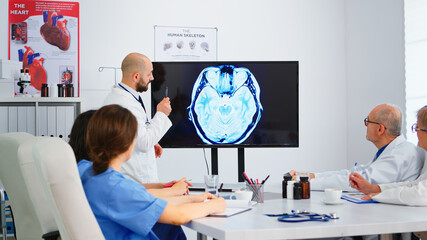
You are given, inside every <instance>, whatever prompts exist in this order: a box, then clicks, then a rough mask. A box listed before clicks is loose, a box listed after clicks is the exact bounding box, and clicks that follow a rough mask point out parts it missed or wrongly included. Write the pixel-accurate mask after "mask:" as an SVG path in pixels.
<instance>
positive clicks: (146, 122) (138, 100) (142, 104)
mask: <svg viewBox="0 0 427 240" xmlns="http://www.w3.org/2000/svg"><path fill="white" fill-rule="evenodd" d="M118 85H119V86H120V87H121V88H123V90H125V91H126V92H128V93H129V94H130V95H132V97H133V98H135V100H136V101H137V102H139V103H140V104H141V106H142V108H143V109H144V112H145V125H149V124H150V121H149V120H148V116H147V111H146V110H145V106H144V103H143V102H142V99H141V96H139V99H138V98H136V97H135V95H133V94H132V93H131V92H130V91H129V90H127V89H126V88H125V87H123V86H122V85H121V84H120V83H119V84H118Z"/></svg>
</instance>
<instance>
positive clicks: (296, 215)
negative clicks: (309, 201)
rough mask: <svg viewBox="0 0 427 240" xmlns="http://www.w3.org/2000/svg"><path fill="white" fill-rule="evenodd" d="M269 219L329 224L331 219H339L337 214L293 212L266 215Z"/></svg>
mask: <svg viewBox="0 0 427 240" xmlns="http://www.w3.org/2000/svg"><path fill="white" fill-rule="evenodd" d="M264 215H266V216H268V217H278V218H277V220H278V221H280V222H289V223H297V222H309V221H318V222H328V221H329V220H331V219H339V217H337V215H336V214H335V213H331V214H329V215H328V214H318V213H312V212H307V211H299V210H292V211H291V213H280V214H264Z"/></svg>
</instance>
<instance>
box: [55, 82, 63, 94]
mask: <svg viewBox="0 0 427 240" xmlns="http://www.w3.org/2000/svg"><path fill="white" fill-rule="evenodd" d="M57 86H58V97H64V84H61V83H58V84H57Z"/></svg>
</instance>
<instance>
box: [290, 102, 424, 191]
mask: <svg viewBox="0 0 427 240" xmlns="http://www.w3.org/2000/svg"><path fill="white" fill-rule="evenodd" d="M364 123H365V126H366V139H367V140H368V141H370V142H372V143H373V144H374V145H375V146H376V147H377V148H378V151H377V153H376V154H375V156H374V157H373V159H372V160H371V161H369V162H368V163H367V164H359V165H357V166H354V167H353V168H351V169H343V170H338V171H327V172H321V173H310V179H311V180H310V181H311V189H313V190H323V189H326V188H340V189H342V190H345V191H355V189H353V188H351V187H350V185H349V182H348V180H349V177H350V174H353V173H357V174H358V175H359V176H361V177H363V178H364V179H366V180H367V182H368V183H372V184H384V183H392V182H402V181H413V180H415V179H417V178H418V176H419V175H420V172H421V169H422V167H423V165H424V155H425V153H424V151H422V150H421V149H419V148H417V147H416V146H415V145H414V144H412V143H410V142H408V141H406V139H405V137H403V136H402V135H401V133H400V130H401V126H402V113H401V111H400V110H399V108H397V107H396V106H392V105H388V104H382V105H379V106H376V107H375V108H374V109H373V110H372V111H371V112H370V113H369V115H368V117H367V118H365V119H364ZM291 174H293V175H295V171H291Z"/></svg>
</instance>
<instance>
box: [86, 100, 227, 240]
mask: <svg viewBox="0 0 427 240" xmlns="http://www.w3.org/2000/svg"><path fill="white" fill-rule="evenodd" d="M137 127H138V126H137V121H136V119H135V117H134V116H133V115H132V113H130V112H129V110H127V109H125V108H123V107H121V106H119V105H108V106H104V107H102V108H101V109H99V110H98V111H96V113H95V114H94V115H93V116H92V117H91V119H90V121H89V124H88V127H87V134H86V141H87V146H88V149H89V157H90V158H91V160H92V162H89V161H87V160H82V161H80V162H79V164H78V166H79V171H80V172H81V173H82V175H81V180H82V184H83V188H84V190H85V193H86V197H87V199H88V201H89V204H90V206H91V208H92V211H93V212H94V214H95V217H96V219H97V221H98V223H99V225H100V227H101V230H102V232H103V234H104V236H105V238H106V239H159V238H158V237H159V236H157V235H156V234H155V232H154V231H153V227H154V225H155V224H156V223H157V222H159V223H163V224H172V225H177V226H178V225H182V224H185V223H187V222H189V221H191V220H192V219H195V218H201V217H204V216H207V215H209V214H211V213H220V212H223V211H224V210H225V205H226V204H225V201H224V199H223V198H216V197H215V196H214V195H212V194H209V193H204V194H200V195H191V196H177V197H170V198H168V199H160V198H156V197H154V196H153V195H151V194H150V193H148V192H147V190H146V188H145V187H144V186H142V185H141V184H139V183H136V182H134V181H132V180H129V179H126V178H125V177H124V176H123V175H122V174H121V173H120V168H121V166H122V164H123V163H124V162H126V161H127V160H128V159H129V158H130V156H131V155H132V151H133V148H134V146H135V137H136V133H137ZM205 200H209V201H205ZM167 234H168V238H178V239H179V238H182V237H184V238H185V236H183V233H182V229H181V228H177V232H176V234H175V233H174V232H173V228H172V232H168V233H167Z"/></svg>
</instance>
